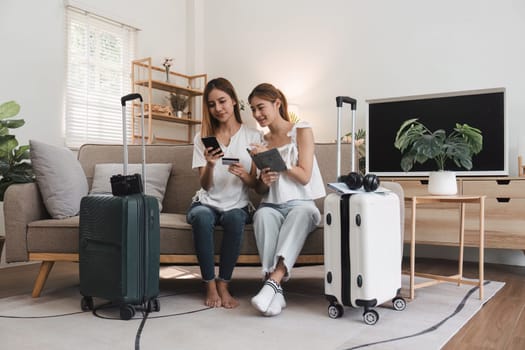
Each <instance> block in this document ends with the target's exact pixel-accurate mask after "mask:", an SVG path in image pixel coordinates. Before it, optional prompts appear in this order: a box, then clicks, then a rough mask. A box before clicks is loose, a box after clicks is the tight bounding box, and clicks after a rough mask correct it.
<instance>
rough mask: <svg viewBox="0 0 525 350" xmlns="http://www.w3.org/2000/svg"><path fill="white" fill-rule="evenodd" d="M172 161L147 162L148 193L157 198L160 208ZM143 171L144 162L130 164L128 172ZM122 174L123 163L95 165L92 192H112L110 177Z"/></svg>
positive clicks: (160, 208)
mask: <svg viewBox="0 0 525 350" xmlns="http://www.w3.org/2000/svg"><path fill="white" fill-rule="evenodd" d="M171 167H172V164H171V163H156V164H146V191H145V192H146V194H147V195H150V196H153V197H155V198H157V201H158V202H159V210H160V211H162V201H163V200H164V194H165V193H166V184H167V183H168V178H169V177H170V172H171ZM135 173H139V174H140V173H142V164H128V174H135ZM115 174H122V163H121V164H118V163H104V164H96V165H95V174H94V175H93V184H92V185H91V192H90V193H91V194H108V193H111V183H110V178H111V176H113V175H115Z"/></svg>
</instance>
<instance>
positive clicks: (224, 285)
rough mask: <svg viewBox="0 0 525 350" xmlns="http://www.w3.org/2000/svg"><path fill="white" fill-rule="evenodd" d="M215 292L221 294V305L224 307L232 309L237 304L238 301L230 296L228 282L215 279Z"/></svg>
mask: <svg viewBox="0 0 525 350" xmlns="http://www.w3.org/2000/svg"><path fill="white" fill-rule="evenodd" d="M217 292H218V293H219V295H220V296H221V301H222V306H223V307H224V308H226V309H233V308H236V307H237V306H239V301H238V300H237V299H235V298H234V297H232V295H231V294H230V292H229V291H228V282H224V281H217Z"/></svg>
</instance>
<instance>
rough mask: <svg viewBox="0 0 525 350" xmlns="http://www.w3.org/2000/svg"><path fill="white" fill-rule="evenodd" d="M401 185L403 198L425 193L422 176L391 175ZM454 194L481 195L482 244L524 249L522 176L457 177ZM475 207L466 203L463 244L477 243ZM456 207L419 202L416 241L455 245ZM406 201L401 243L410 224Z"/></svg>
mask: <svg viewBox="0 0 525 350" xmlns="http://www.w3.org/2000/svg"><path fill="white" fill-rule="evenodd" d="M381 180H382V181H396V182H398V183H399V184H401V186H402V187H403V189H404V191H405V198H410V197H413V196H424V195H427V194H428V191H427V178H426V177H406V178H402V177H401V178H391V177H382V178H381ZM457 182H458V195H464V196H467V195H484V196H486V199H485V247H486V248H501V249H517V250H523V251H524V252H525V177H458V179H457ZM477 212H478V208H476V206H475V205H472V204H467V205H466V218H465V246H467V247H477V246H478V244H479V224H478V221H477ZM458 216H459V213H458V209H457V206H455V205H447V204H439V206H437V205H436V204H422V205H420V206H419V207H418V214H417V220H418V223H417V227H418V228H417V231H418V232H417V238H416V243H417V244H427V245H443V246H454V245H457V244H458V234H457V232H458V225H457V218H458ZM411 219H412V214H411V208H410V202H408V201H407V202H406V203H405V243H409V241H410V237H409V235H408V234H407V233H408V232H410V227H411Z"/></svg>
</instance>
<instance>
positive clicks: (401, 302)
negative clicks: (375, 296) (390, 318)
mask: <svg viewBox="0 0 525 350" xmlns="http://www.w3.org/2000/svg"><path fill="white" fill-rule="evenodd" d="M392 305H393V306H394V310H396V311H403V310H404V309H405V308H406V307H407V302H406V301H405V299H403V298H401V297H395V298H394V299H392Z"/></svg>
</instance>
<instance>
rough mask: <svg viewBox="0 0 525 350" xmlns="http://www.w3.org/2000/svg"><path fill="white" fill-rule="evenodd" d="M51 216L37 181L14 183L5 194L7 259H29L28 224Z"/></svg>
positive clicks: (9, 260)
mask: <svg viewBox="0 0 525 350" xmlns="http://www.w3.org/2000/svg"><path fill="white" fill-rule="evenodd" d="M45 218H49V214H48V213H47V211H46V208H45V206H44V202H43V201H42V196H41V195H40V191H39V189H38V186H37V184H36V183H34V182H33V183H25V184H14V185H11V186H9V187H8V188H7V190H6V192H5V195H4V222H5V238H6V261H7V262H17V261H28V251H27V225H28V224H29V223H31V222H33V221H35V220H40V219H45Z"/></svg>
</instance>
